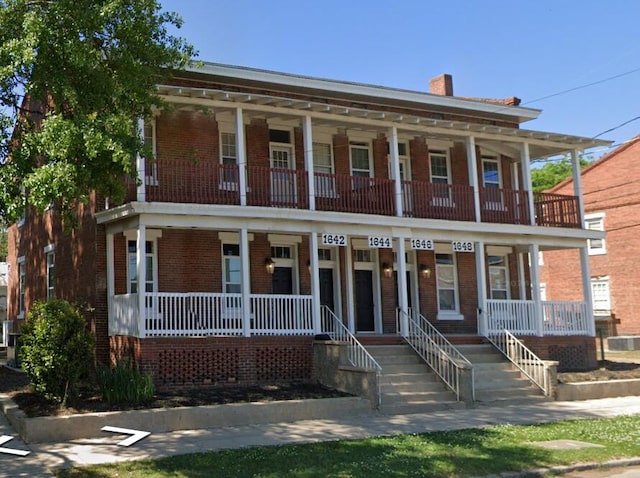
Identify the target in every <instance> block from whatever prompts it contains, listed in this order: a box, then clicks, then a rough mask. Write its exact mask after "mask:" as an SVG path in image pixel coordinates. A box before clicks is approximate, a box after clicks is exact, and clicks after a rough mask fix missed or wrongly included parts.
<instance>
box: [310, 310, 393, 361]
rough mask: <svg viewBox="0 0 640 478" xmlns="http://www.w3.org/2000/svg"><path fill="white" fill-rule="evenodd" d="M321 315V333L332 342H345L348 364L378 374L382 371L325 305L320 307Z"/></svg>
mask: <svg viewBox="0 0 640 478" xmlns="http://www.w3.org/2000/svg"><path fill="white" fill-rule="evenodd" d="M320 310H321V315H322V317H321V318H322V331H323V333H325V334H327V335H329V337H331V340H333V341H334V342H346V343H347V344H348V347H347V349H348V360H349V363H350V364H351V365H352V366H354V367H358V368H364V369H373V370H376V371H377V372H378V373H380V372H381V371H382V367H381V366H380V364H379V363H378V362H376V360H375V359H374V358H373V357H372V356H371V354H370V353H369V352H368V351H367V349H366V348H364V346H363V345H362V344H361V343H360V342H359V341H358V339H356V337H355V335H353V334H352V333H351V332H350V331H349V329H348V328H347V327H345V325H344V324H343V323H342V320H340V318H339V317H338V316H337V315H336V314H334V313H333V311H332V310H331V309H330V308H329V307H327V306H326V305H323V306H321V309H320Z"/></svg>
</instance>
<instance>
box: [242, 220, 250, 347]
mask: <svg viewBox="0 0 640 478" xmlns="http://www.w3.org/2000/svg"><path fill="white" fill-rule="evenodd" d="M240 273H241V274H242V290H241V294H242V335H244V336H245V337H250V336H251V277H250V275H249V233H248V232H247V229H240Z"/></svg>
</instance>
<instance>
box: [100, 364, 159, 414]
mask: <svg viewBox="0 0 640 478" xmlns="http://www.w3.org/2000/svg"><path fill="white" fill-rule="evenodd" d="M97 377H98V385H99V386H100V390H101V391H102V396H103V397H104V399H105V400H107V401H108V402H109V403H129V404H139V403H144V402H146V401H148V400H151V399H152V398H153V396H154V394H155V387H154V385H153V378H152V377H151V374H149V373H141V372H140V371H139V370H138V368H137V367H136V366H135V365H134V364H133V363H132V362H131V361H130V360H125V361H121V362H118V363H117V364H116V365H115V366H114V367H108V366H105V365H102V366H100V367H99V368H98V372H97Z"/></svg>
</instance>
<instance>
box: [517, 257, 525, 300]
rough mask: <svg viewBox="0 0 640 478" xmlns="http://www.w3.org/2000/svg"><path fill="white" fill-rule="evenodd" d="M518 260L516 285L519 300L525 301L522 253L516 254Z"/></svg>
mask: <svg viewBox="0 0 640 478" xmlns="http://www.w3.org/2000/svg"><path fill="white" fill-rule="evenodd" d="M516 256H517V258H518V285H519V286H520V287H519V292H520V300H526V299H527V280H526V278H525V275H524V254H523V253H522V252H518V253H517V254H516Z"/></svg>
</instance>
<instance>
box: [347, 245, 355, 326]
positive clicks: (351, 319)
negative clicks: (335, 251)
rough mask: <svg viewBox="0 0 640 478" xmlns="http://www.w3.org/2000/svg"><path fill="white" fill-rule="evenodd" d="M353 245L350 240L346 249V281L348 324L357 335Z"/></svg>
mask: <svg viewBox="0 0 640 478" xmlns="http://www.w3.org/2000/svg"><path fill="white" fill-rule="evenodd" d="M352 248H353V246H352V244H351V240H349V244H348V245H347V247H346V248H345V251H344V253H345V260H344V263H345V267H346V268H347V270H346V271H345V280H346V281H347V323H348V327H349V332H351V333H352V334H355V332H356V320H355V293H354V291H353V259H352V257H351V256H352V254H351V251H352Z"/></svg>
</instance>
